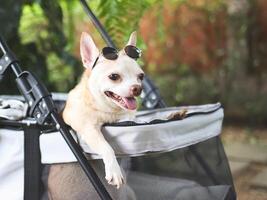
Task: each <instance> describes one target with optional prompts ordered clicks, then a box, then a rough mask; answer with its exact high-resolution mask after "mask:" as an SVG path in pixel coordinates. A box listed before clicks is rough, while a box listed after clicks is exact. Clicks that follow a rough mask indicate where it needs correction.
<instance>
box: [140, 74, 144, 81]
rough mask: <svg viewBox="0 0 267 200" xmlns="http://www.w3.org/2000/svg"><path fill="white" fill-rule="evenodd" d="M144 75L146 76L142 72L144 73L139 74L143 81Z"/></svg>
mask: <svg viewBox="0 0 267 200" xmlns="http://www.w3.org/2000/svg"><path fill="white" fill-rule="evenodd" d="M144 76H145V75H144V74H143V73H142V74H139V75H138V78H139V79H140V80H141V81H142V80H143V79H144Z"/></svg>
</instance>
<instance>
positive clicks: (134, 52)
mask: <svg viewBox="0 0 267 200" xmlns="http://www.w3.org/2000/svg"><path fill="white" fill-rule="evenodd" d="M124 51H125V53H126V55H127V56H129V57H130V58H133V59H135V60H137V59H138V58H140V57H141V50H140V49H138V48H137V47H135V46H133V45H127V46H126V47H124ZM102 55H103V56H104V58H106V59H108V60H116V59H117V58H118V57H119V51H118V50H117V49H115V48H113V47H104V48H103V49H102ZM98 59H99V56H98V57H97V58H96V60H95V62H94V64H93V67H92V69H93V68H94V67H95V65H96V63H97V61H98Z"/></svg>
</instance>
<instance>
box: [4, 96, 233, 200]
mask: <svg viewBox="0 0 267 200" xmlns="http://www.w3.org/2000/svg"><path fill="white" fill-rule="evenodd" d="M54 99H57V95H54ZM56 102H57V103H58V104H62V100H60V101H56ZM182 109H187V110H188V115H187V117H186V118H184V119H182V120H167V119H166V117H167V116H168V115H169V114H171V113H173V112H177V111H180V110H182ZM222 120H223V109H222V107H221V105H220V104H219V103H217V104H208V105H201V106H187V107H172V108H163V109H154V110H149V111H140V112H138V114H137V117H136V119H135V120H134V121H122V122H118V123H114V124H106V125H105V126H104V127H103V130H102V131H103V134H104V136H105V137H106V138H107V140H108V141H109V143H110V144H111V145H112V147H113V149H114V151H115V152H116V155H117V157H119V159H120V163H121V166H122V168H123V169H124V171H125V173H126V177H127V187H123V188H124V189H123V188H122V189H121V190H119V192H116V193H112V192H111V193H110V194H111V196H112V198H113V199H164V200H165V199H166V200H167V199H196V200H197V199H207V200H209V199H212V200H213V199H214V200H216V199H218V200H222V199H235V193H234V189H233V188H232V186H233V183H232V179H231V173H230V171H229V166H228V163H227V158H226V156H225V154H224V151H223V148H222V144H221V142H220V139H219V134H220V132H221V125H222ZM27 121H28V122H31V123H30V124H32V125H30V124H28V125H29V126H28V127H31V126H35V125H34V120H32V119H27V120H25V119H24V121H18V122H14V121H13V122H12V123H13V124H12V123H11V121H6V120H4V121H3V120H2V122H1V121H0V125H1V127H2V129H0V138H2V142H1V143H3V144H1V145H0V152H7V151H9V153H10V155H12V156H10V155H9V156H6V157H5V158H4V159H6V160H5V162H1V164H0V168H1V169H2V170H1V171H0V177H5V179H1V180H3V181H4V180H5V190H3V189H1V188H0V194H1V195H4V196H5V195H7V194H8V195H9V196H10V194H12V195H15V194H13V193H12V190H14V181H15V180H16V184H17V187H16V188H19V187H20V188H23V171H24V170H23V168H24V166H23V155H24V151H23V150H24V144H23V135H24V134H25V133H24V130H22V129H21V126H22V124H23V123H26V122H27ZM8 122H9V123H8ZM15 123H16V124H17V126H15ZM42 129H44V128H40V127H39V132H42ZM45 132H46V133H45V134H42V135H41V136H40V152H41V163H42V165H43V166H44V169H45V168H46V167H47V166H50V165H51V164H60V163H65V164H67V163H73V162H76V158H75V157H74V156H73V154H72V152H71V151H70V150H69V148H68V146H67V144H66V143H65V141H64V139H63V138H62V137H61V136H60V134H59V133H58V132H57V131H49V133H47V131H45ZM73 136H74V137H75V138H76V140H77V141H78V142H79V143H80V145H81V146H82V147H83V149H84V151H85V152H87V157H88V158H89V159H92V160H95V159H99V157H98V156H97V155H95V154H92V152H91V151H90V148H89V147H88V146H87V145H86V144H85V143H83V141H82V140H80V139H79V138H78V137H77V135H76V134H74V133H73ZM10 143H13V144H14V143H16V144H15V145H12V148H10ZM5 144H6V145H5ZM210 149H212V150H213V151H210ZM96 162H98V160H96ZM99 162H101V161H99ZM14 165H16V166H17V167H16V169H14V170H13V171H10V168H11V166H14ZM101 170H103V171H104V169H101ZM42 173H43V174H44V172H42ZM99 176H103V174H102V175H99ZM12 177H13V178H12ZM14 177H16V178H15V179H14ZM43 177H45V176H44V175H43ZM61 179H62V180H61V181H63V182H64V176H63V177H61ZM78 179H79V178H78ZM80 179H82V178H81V177H80ZM42 181H43V183H42V184H43V185H44V190H43V191H42V196H43V197H42V198H43V199H46V197H47V196H46V194H47V193H49V189H48V187H47V177H46V178H43V180H42ZM65 181H67V180H65ZM78 181H79V180H78ZM78 183H79V182H78ZM81 185H83V184H82V182H81V183H80V184H79V186H77V185H74V186H73V187H77V188H75V189H76V190H77V192H76V193H75V194H73V193H72V194H68V196H69V198H67V199H79V196H77V195H78V194H79V195H81V194H82V195H83V197H84V198H85V199H94V198H96V196H95V195H96V194H94V193H88V185H86V184H85V185H86V187H82V186H81ZM64 187H65V186H64V185H63V186H62V188H61V189H60V190H63V191H67V190H68V188H64ZM106 187H109V186H106ZM125 188H126V189H125ZM17 191H18V192H17V194H16V195H17V197H21V199H22V198H23V189H18V190H17ZM67 193H68V192H67ZM84 195H85V196H84ZM129 195H130V196H131V197H129ZM10 199H13V198H10ZM14 199H15V198H14Z"/></svg>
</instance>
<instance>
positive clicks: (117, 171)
mask: <svg viewBox="0 0 267 200" xmlns="http://www.w3.org/2000/svg"><path fill="white" fill-rule="evenodd" d="M105 170H106V180H107V181H108V183H109V184H111V185H115V186H116V187H117V189H119V188H120V186H121V185H122V184H123V183H124V182H125V180H124V178H123V175H122V172H121V168H120V166H119V164H118V163H117V161H115V162H113V163H112V164H108V165H107V166H106V169H105Z"/></svg>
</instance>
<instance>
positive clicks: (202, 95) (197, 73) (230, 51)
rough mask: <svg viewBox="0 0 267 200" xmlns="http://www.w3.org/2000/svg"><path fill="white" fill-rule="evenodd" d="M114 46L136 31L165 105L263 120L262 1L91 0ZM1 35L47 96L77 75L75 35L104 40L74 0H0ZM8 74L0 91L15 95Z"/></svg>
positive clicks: (266, 114)
mask: <svg viewBox="0 0 267 200" xmlns="http://www.w3.org/2000/svg"><path fill="white" fill-rule="evenodd" d="M89 4H90V6H91V8H92V10H93V11H94V12H95V14H96V15H97V16H98V17H99V18H100V19H101V22H102V23H103V24H104V26H105V28H106V29H107V31H108V33H109V34H110V35H111V36H112V38H113V40H114V41H115V43H116V45H117V46H118V47H120V48H122V47H123V45H124V44H125V42H126V41H127V38H128V36H129V34H130V33H131V32H132V31H133V30H138V33H139V36H140V37H139V39H138V46H139V47H140V48H142V49H143V52H144V55H143V58H142V61H141V64H142V65H143V67H144V69H145V71H146V73H147V74H149V76H151V77H152V78H153V80H154V81H155V82H156V85H157V86H158V87H159V88H160V91H161V94H162V96H163V97H164V99H165V100H166V102H167V103H168V105H170V106H173V105H181V104H204V103H212V102H216V101H220V102H222V103H223V105H224V107H225V108H226V109H225V111H226V120H228V122H232V123H236V124H237V123H242V124H246V125H248V126H254V125H265V124H266V120H267V106H266V102H267V84H266V74H267V73H266V71H267V70H266V69H267V68H266V64H267V38H266V35H267V28H266V27H267V22H266V20H265V19H266V18H267V12H266V10H267V2H265V1H263V0H168V1H167V0H136V1H131V0H92V1H89ZM0 24H1V28H0V33H1V34H2V35H3V36H4V37H5V38H6V40H7V43H8V44H9V46H10V47H11V49H12V50H13V51H14V52H15V53H16V55H17V57H18V58H19V59H20V61H21V64H22V66H23V68H24V69H27V70H31V71H32V72H34V73H35V74H37V76H38V77H39V78H40V79H42V80H43V81H44V82H45V84H46V85H47V87H48V88H49V90H50V91H58V92H67V91H68V90H70V89H71V88H72V87H73V86H74V85H75V83H76V82H77V81H78V79H79V76H80V74H81V73H82V70H83V68H82V65H81V63H80V59H79V37H80V33H81V32H82V31H87V32H89V33H90V34H91V35H92V36H93V38H94V39H95V41H96V43H97V44H98V46H99V47H103V46H104V43H103V40H102V39H101V38H100V36H99V34H98V33H97V31H96V30H95V28H94V27H93V25H92V24H91V23H90V21H89V19H88V17H87V16H86V15H85V13H84V11H83V9H82V7H81V5H80V4H79V1H75V0H68V1H67V0H59V1H54V0H20V1H16V0H1V4H0ZM13 78H14V77H12V76H11V75H10V73H6V76H5V77H1V79H2V80H1V82H0V93H1V94H14V93H17V91H16V87H15V84H14V81H13Z"/></svg>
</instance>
